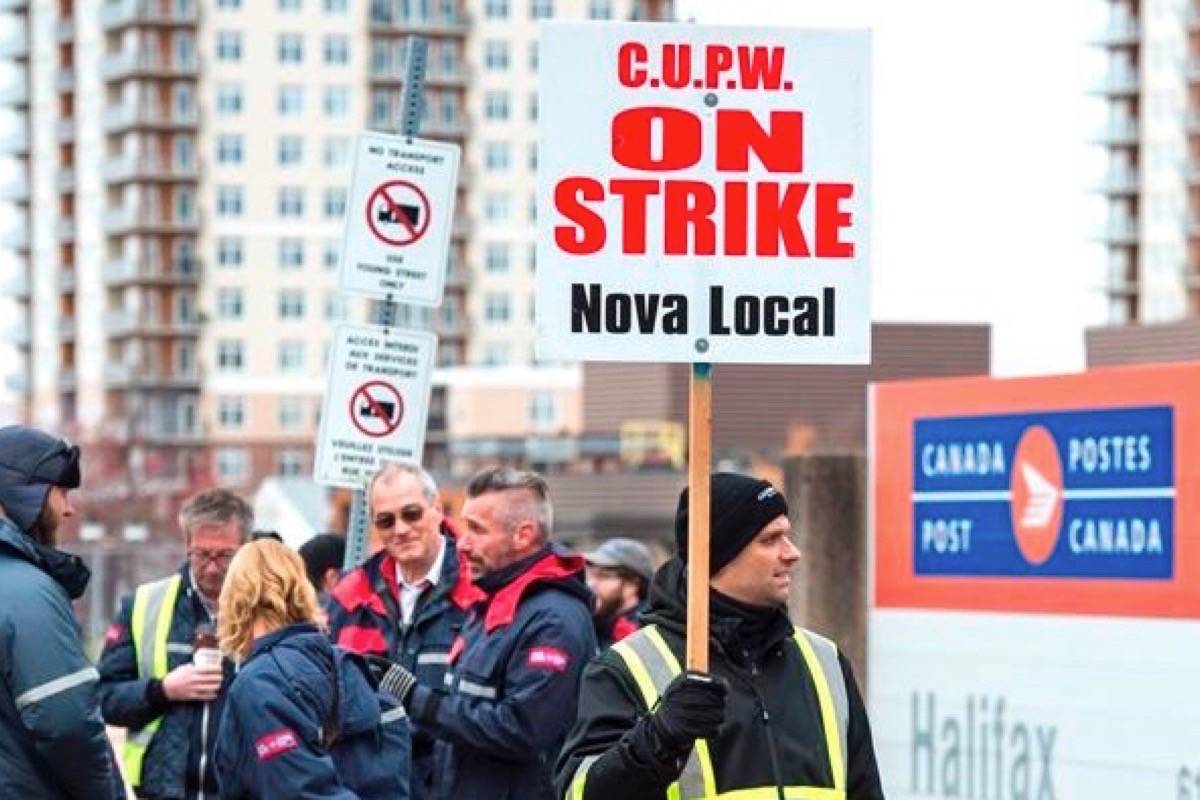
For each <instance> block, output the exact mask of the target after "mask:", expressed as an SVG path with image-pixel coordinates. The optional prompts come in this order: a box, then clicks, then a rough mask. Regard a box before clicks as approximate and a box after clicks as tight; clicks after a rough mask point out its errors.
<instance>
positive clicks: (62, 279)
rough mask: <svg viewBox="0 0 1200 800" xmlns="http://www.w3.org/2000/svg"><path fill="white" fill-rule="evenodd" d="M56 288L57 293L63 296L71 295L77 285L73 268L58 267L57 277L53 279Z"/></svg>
mask: <svg viewBox="0 0 1200 800" xmlns="http://www.w3.org/2000/svg"><path fill="white" fill-rule="evenodd" d="M55 283H56V284H57V286H58V291H60V292H62V293H64V294H72V293H74V291H75V287H76V285H77V280H76V275H75V268H74V267H59V268H58V277H57V278H56V279H55Z"/></svg>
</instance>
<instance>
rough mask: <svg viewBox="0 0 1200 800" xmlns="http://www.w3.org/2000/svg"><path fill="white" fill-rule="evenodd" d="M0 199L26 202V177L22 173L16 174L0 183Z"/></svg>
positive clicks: (27, 192)
mask: <svg viewBox="0 0 1200 800" xmlns="http://www.w3.org/2000/svg"><path fill="white" fill-rule="evenodd" d="M0 200H7V201H8V202H10V203H28V202H29V181H28V179H26V177H25V176H24V175H17V176H15V177H13V178H10V179H9V180H7V181H5V182H4V183H0Z"/></svg>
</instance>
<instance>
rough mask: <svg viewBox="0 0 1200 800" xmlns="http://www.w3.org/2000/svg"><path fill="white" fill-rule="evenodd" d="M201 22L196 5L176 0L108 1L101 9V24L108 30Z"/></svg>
mask: <svg viewBox="0 0 1200 800" xmlns="http://www.w3.org/2000/svg"><path fill="white" fill-rule="evenodd" d="M198 21H199V15H198V14H197V12H196V4H195V3H178V2H175V1H174V0H107V2H105V3H104V5H103V6H102V7H101V9H100V24H101V25H102V26H103V27H104V28H105V29H106V30H115V29H117V28H126V27H129V26H131V25H165V26H186V25H195V24H196V23H197V22H198Z"/></svg>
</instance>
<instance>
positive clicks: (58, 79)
mask: <svg viewBox="0 0 1200 800" xmlns="http://www.w3.org/2000/svg"><path fill="white" fill-rule="evenodd" d="M54 86H55V88H57V89H58V91H59V92H61V93H64V94H65V93H68V92H73V91H75V68H74V67H61V68H59V70H58V72H56V73H54Z"/></svg>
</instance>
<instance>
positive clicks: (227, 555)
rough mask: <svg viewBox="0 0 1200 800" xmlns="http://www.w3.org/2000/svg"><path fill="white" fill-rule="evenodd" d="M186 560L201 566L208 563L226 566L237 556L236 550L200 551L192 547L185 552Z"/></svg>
mask: <svg viewBox="0 0 1200 800" xmlns="http://www.w3.org/2000/svg"><path fill="white" fill-rule="evenodd" d="M187 554H188V558H190V559H192V560H193V561H197V562H199V563H201V564H203V563H206V562H207V563H209V564H216V565H217V566H228V565H229V562H230V561H233V557H234V556H235V555H237V550H201V549H199V548H196V547H193V548H192V549H190V550H188V551H187Z"/></svg>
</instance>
